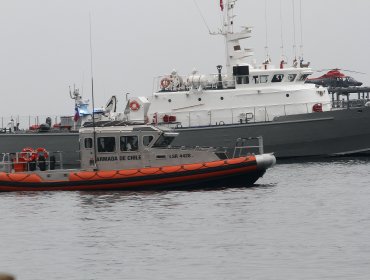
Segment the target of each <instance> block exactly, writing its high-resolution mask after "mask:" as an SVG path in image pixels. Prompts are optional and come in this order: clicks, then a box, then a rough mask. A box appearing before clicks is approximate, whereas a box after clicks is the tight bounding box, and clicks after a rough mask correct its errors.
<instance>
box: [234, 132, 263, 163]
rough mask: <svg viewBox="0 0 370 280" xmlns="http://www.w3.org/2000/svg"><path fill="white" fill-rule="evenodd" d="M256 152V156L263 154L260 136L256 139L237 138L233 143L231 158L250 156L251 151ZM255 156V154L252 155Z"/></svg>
mask: <svg viewBox="0 0 370 280" xmlns="http://www.w3.org/2000/svg"><path fill="white" fill-rule="evenodd" d="M256 140H257V141H258V143H257V144H252V145H248V143H251V142H253V141H254V142H255V141H256ZM253 150H256V151H258V152H257V154H260V155H262V154H263V138H262V136H258V137H248V138H238V139H237V140H236V143H235V147H234V152H233V158H235V157H241V156H245V155H249V154H251V151H253ZM253 154H256V153H253Z"/></svg>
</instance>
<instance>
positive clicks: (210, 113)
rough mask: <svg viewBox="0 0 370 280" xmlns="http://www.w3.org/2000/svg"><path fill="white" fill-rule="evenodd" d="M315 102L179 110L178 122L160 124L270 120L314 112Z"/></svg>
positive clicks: (176, 124)
mask: <svg viewBox="0 0 370 280" xmlns="http://www.w3.org/2000/svg"><path fill="white" fill-rule="evenodd" d="M314 104H316V103H295V104H285V105H271V106H256V107H240V108H231V109H215V110H199V111H192V112H177V113H175V115H176V120H177V122H176V123H165V122H160V124H161V125H168V126H169V127H175V128H181V127H199V126H220V125H221V126H222V125H232V124H245V123H259V122H270V121H273V120H274V119H275V118H276V117H280V116H288V115H295V114H305V113H312V107H313V105H314ZM324 105H325V104H324ZM326 105H328V104H326ZM162 114H163V115H171V114H173V112H172V113H170V112H168V113H161V115H162Z"/></svg>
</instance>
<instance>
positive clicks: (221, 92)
mask: <svg viewBox="0 0 370 280" xmlns="http://www.w3.org/2000/svg"><path fill="white" fill-rule="evenodd" d="M235 2H236V0H230V1H226V3H225V9H224V11H223V13H224V25H223V27H222V29H221V30H220V32H219V33H217V34H219V35H222V36H224V37H225V42H226V51H225V53H226V67H225V68H226V69H225V70H226V71H222V66H220V65H219V66H217V69H218V73H217V74H212V75H203V74H201V73H198V72H197V71H195V70H194V71H193V72H192V73H191V74H190V75H188V76H181V75H179V74H178V73H177V72H176V71H172V72H171V73H170V74H169V75H165V76H162V77H159V78H156V80H155V85H157V88H156V89H154V94H153V95H152V96H151V97H148V99H149V101H150V103H151V105H150V108H149V111H148V120H149V122H151V123H169V124H173V125H177V126H182V127H188V126H208V125H219V124H236V123H246V122H265V121H272V120H273V119H274V118H275V117H277V116H283V115H292V114H302V113H303V114H305V113H313V112H319V111H330V110H331V102H330V98H329V94H328V91H327V90H326V89H325V88H323V87H315V85H312V84H305V80H306V79H307V77H308V76H309V75H311V74H312V70H311V69H310V68H308V67H307V66H308V65H304V64H303V62H302V61H301V62H299V61H297V59H295V60H294V61H293V63H292V64H291V65H288V64H287V62H285V61H283V60H282V61H281V62H280V65H279V67H275V66H273V65H272V64H271V63H270V60H269V59H266V61H265V62H264V63H262V64H261V65H253V64H252V63H248V62H247V61H246V59H247V57H249V56H251V55H253V52H252V50H251V49H246V48H242V46H241V44H240V41H241V40H244V39H248V38H250V36H251V32H252V30H251V28H250V27H242V29H241V31H239V32H234V19H235V15H234V13H233V9H234V6H235ZM214 34H216V33H214ZM224 72H226V73H224Z"/></svg>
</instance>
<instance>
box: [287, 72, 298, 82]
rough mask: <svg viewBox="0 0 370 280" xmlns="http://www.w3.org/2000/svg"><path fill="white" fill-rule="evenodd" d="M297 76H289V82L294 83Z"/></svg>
mask: <svg viewBox="0 0 370 280" xmlns="http://www.w3.org/2000/svg"><path fill="white" fill-rule="evenodd" d="M296 77H297V74H288V82H294V80H295V78H296Z"/></svg>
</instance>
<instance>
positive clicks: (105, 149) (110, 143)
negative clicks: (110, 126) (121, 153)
mask: <svg viewBox="0 0 370 280" xmlns="http://www.w3.org/2000/svg"><path fill="white" fill-rule="evenodd" d="M115 150H116V139H115V138H114V137H99V138H98V152H99V153H112V152H114V151H115Z"/></svg>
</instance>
